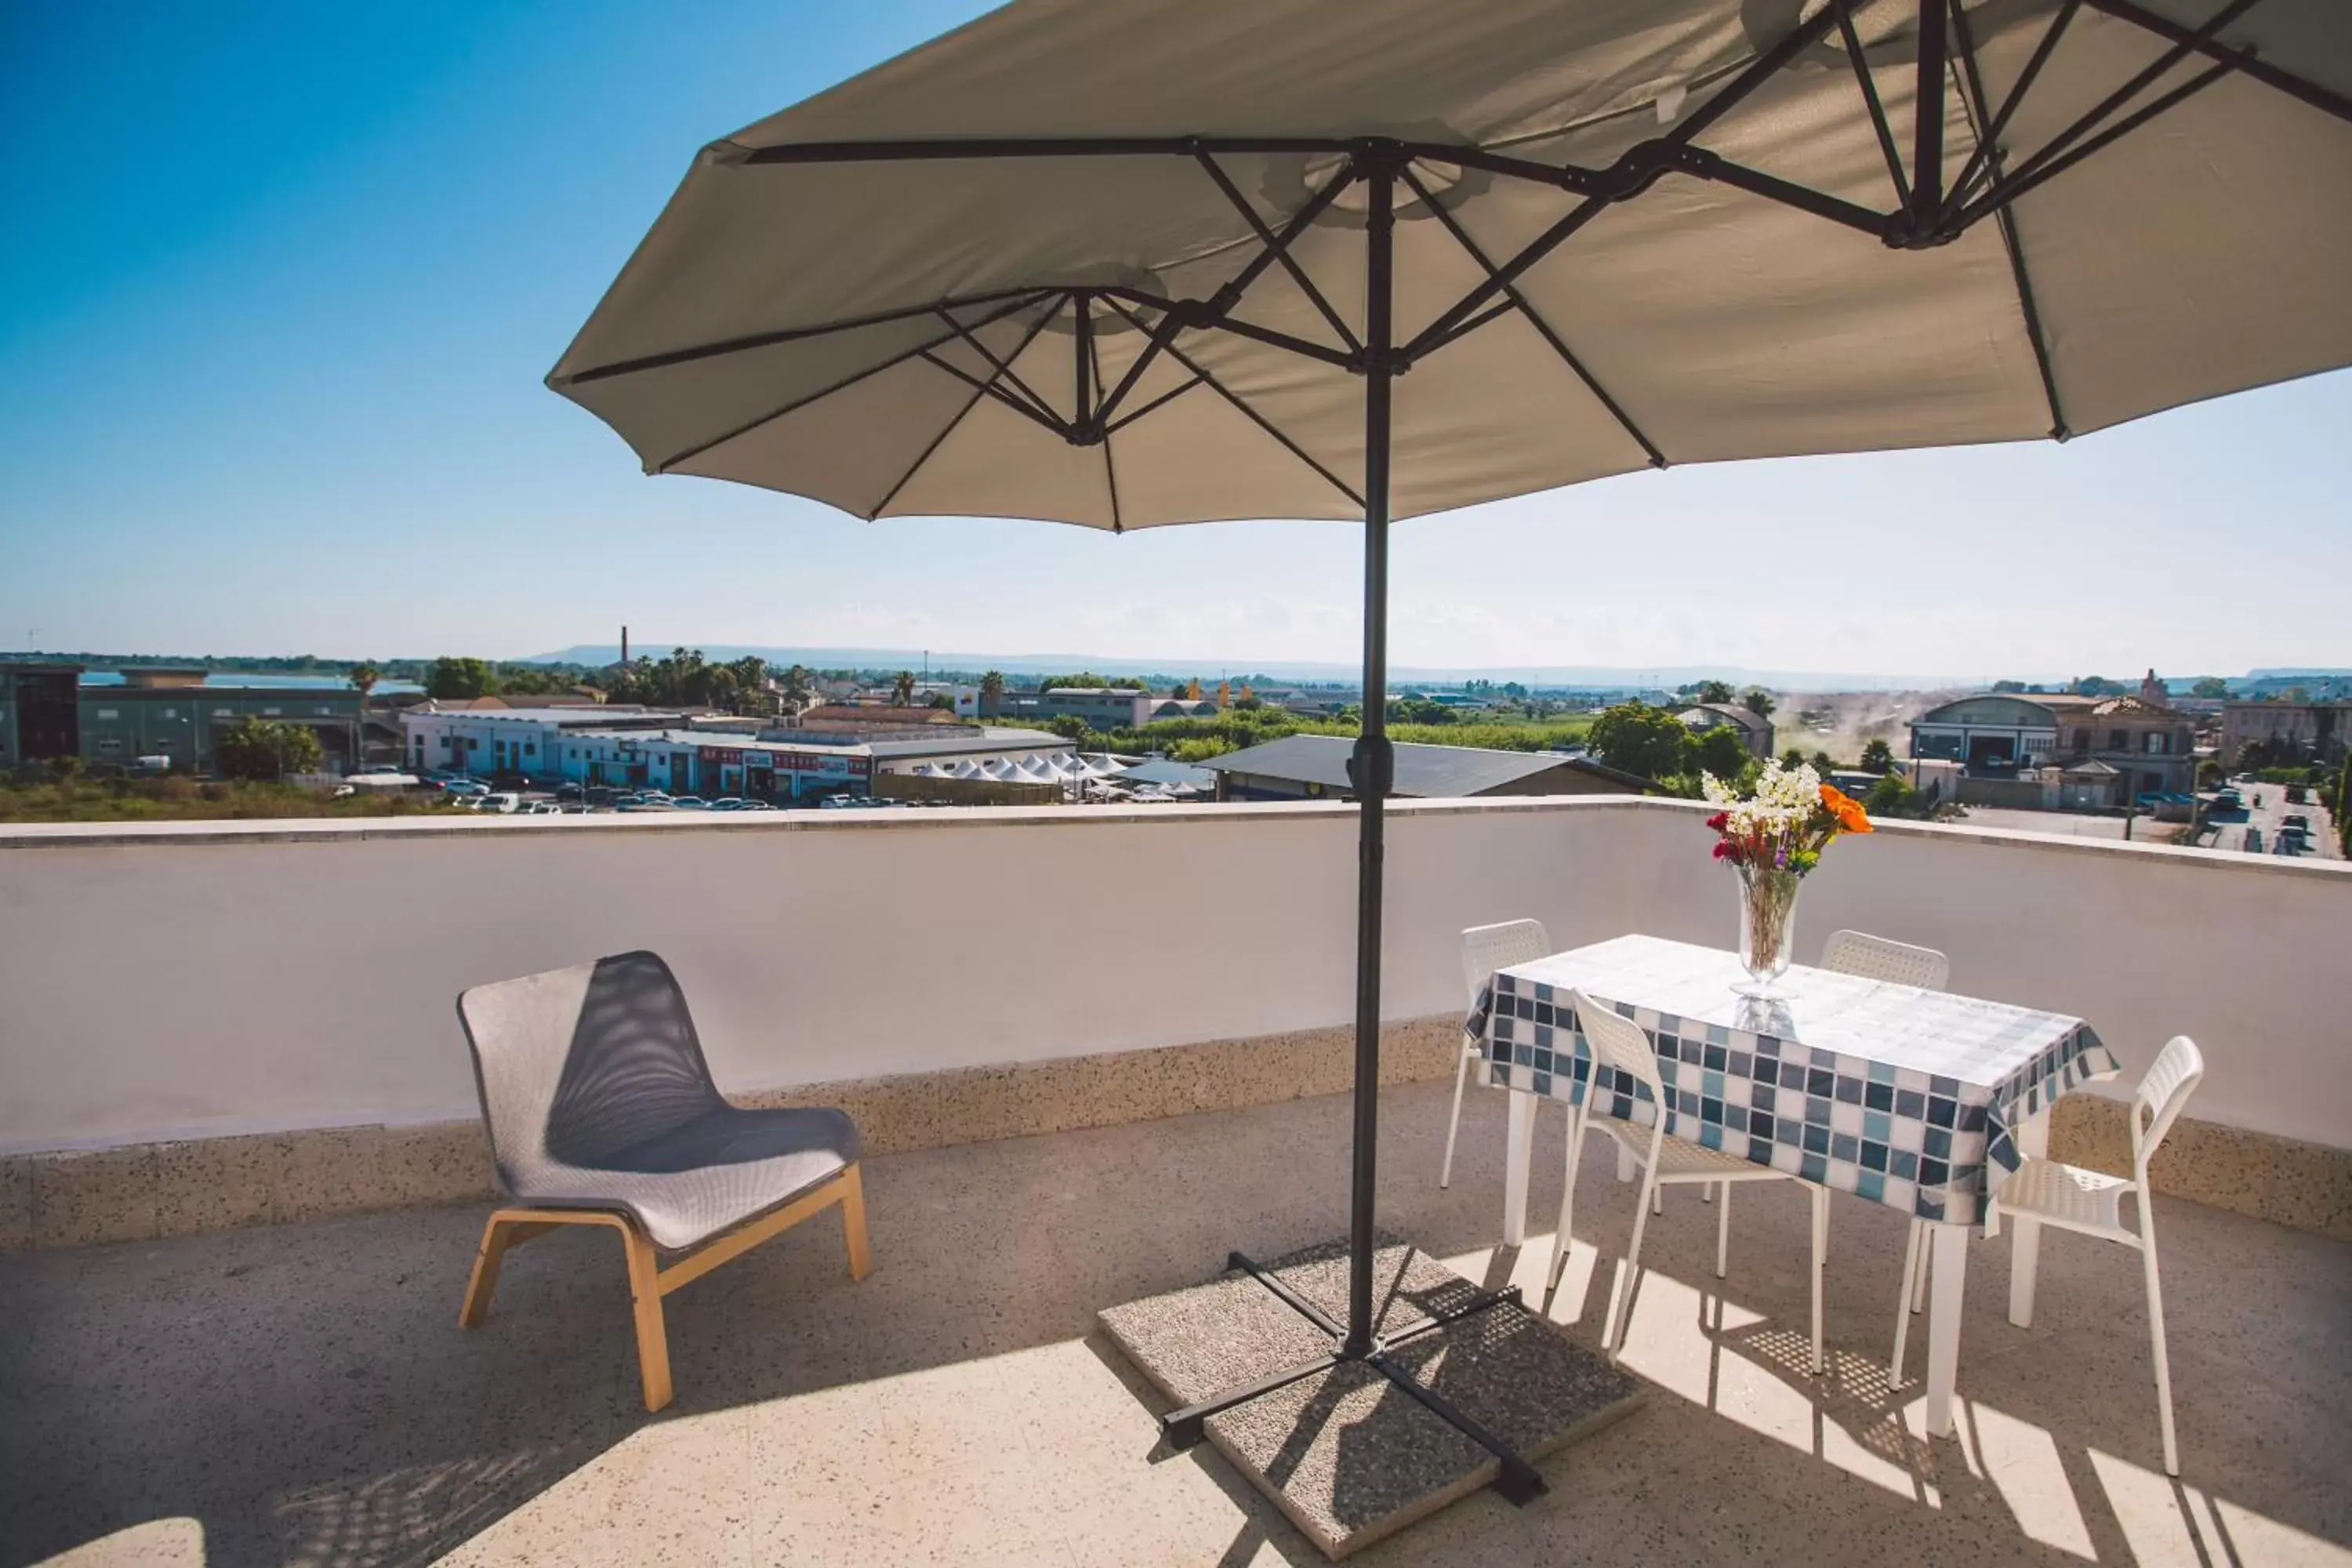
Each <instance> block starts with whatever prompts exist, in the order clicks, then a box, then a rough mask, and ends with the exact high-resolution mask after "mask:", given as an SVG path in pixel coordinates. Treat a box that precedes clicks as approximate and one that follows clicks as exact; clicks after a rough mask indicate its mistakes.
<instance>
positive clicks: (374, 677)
mask: <svg viewBox="0 0 2352 1568" xmlns="http://www.w3.org/2000/svg"><path fill="white" fill-rule="evenodd" d="M382 679H383V671H382V670H380V669H378V668H376V667H375V666H374V665H373V664H370V663H369V662H368V661H367V660H365V659H362V660H360V661H359V663H357V664H355V665H353V666H352V674H351V681H352V689H353V690H355V691H357V692H358V693H359V694H360V717H359V722H357V723H355V724H353V725H352V772H353V773H364V772H365V771H366V770H367V707H368V693H369V692H371V691H373V690H374V689H375V683H376V682H377V681H379V680H382ZM403 760H404V761H405V760H406V759H403Z"/></svg>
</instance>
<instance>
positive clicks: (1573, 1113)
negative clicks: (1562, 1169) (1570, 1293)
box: [1544, 1101, 1584, 1302]
mask: <svg viewBox="0 0 2352 1568" xmlns="http://www.w3.org/2000/svg"><path fill="white" fill-rule="evenodd" d="M1583 1155H1584V1108H1583V1107H1581V1106H1580V1105H1577V1104H1575V1103H1574V1102H1572V1101H1571V1102H1570V1105H1569V1108H1568V1170H1567V1173H1566V1176H1565V1179H1564V1180H1563V1181H1562V1183H1561V1185H1560V1192H1559V1234H1558V1235H1557V1236H1555V1237H1553V1238H1552V1244H1551V1274H1550V1277H1549V1279H1546V1280H1545V1281H1544V1300H1545V1301H1547V1302H1549V1300H1551V1299H1552V1298H1553V1297H1554V1296H1556V1295H1558V1294H1559V1277H1560V1276H1561V1275H1562V1274H1564V1273H1566V1272H1567V1271H1568V1248H1569V1238H1570V1237H1571V1236H1572V1235H1573V1234H1574V1232H1573V1231H1572V1230H1571V1229H1570V1226H1572V1225H1573V1224H1574V1223H1575V1220H1576V1168H1577V1166H1578V1165H1580V1164H1581V1163H1583Z"/></svg>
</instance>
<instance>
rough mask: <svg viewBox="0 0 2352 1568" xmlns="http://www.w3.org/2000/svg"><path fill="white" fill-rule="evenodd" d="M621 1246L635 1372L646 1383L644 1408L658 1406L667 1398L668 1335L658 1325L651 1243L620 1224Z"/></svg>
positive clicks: (656, 1274) (658, 1281) (656, 1280)
mask: <svg viewBox="0 0 2352 1568" xmlns="http://www.w3.org/2000/svg"><path fill="white" fill-rule="evenodd" d="M620 1230H621V1246H622V1247H623V1249H624V1250H625V1251H626V1253H627V1254H628V1261H629V1301H630V1304H631V1306H632V1307H633V1308H634V1309H635V1313H636V1321H637V1374H638V1375H639V1376H640V1377H641V1378H643V1379H644V1381H645V1385H646V1409H647V1410H649V1411H651V1410H659V1409H660V1408H661V1407H662V1406H663V1405H667V1404H668V1403H669V1401H670V1383H669V1336H668V1334H667V1331H665V1330H664V1328H663V1326H662V1305H661V1299H662V1287H661V1268H660V1264H659V1260H658V1259H657V1258H656V1257H655V1255H654V1244H653V1243H652V1242H651V1241H649V1240H647V1239H646V1237H644V1236H643V1235H642V1234H640V1233H639V1232H638V1230H637V1228H636V1226H621V1227H620Z"/></svg>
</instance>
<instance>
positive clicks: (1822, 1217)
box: [1813, 1187, 1830, 1376]
mask: <svg viewBox="0 0 2352 1568" xmlns="http://www.w3.org/2000/svg"><path fill="white" fill-rule="evenodd" d="M1829 1258H1830V1190H1829V1189H1828V1188H1827V1187H1815V1188H1814V1189H1813V1373H1814V1375H1815V1376H1819V1375H1820V1374H1822V1373H1825V1372H1827V1371H1829V1369H1830V1363H1829V1358H1828V1357H1827V1356H1825V1355H1824V1354H1823V1353H1822V1274H1823V1273H1824V1271H1825V1270H1826V1269H1827V1268H1828V1267H1829Z"/></svg>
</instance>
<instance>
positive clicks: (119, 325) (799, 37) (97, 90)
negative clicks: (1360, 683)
mask: <svg viewBox="0 0 2352 1568" xmlns="http://www.w3.org/2000/svg"><path fill="white" fill-rule="evenodd" d="M975 9H977V7H974V6H971V5H954V4H943V3H921V0H894V3H893V4H890V5H838V4H834V5H812V4H799V3H796V0H762V3H760V4H746V3H738V0H700V3H696V4H685V3H681V4H677V5H659V6H654V5H619V4H610V3H606V0H562V3H561V4H557V3H553V0H543V3H523V0H508V3H495V0H468V3H467V4H463V5H460V4H454V3H448V0H399V3H396V4H395V3H390V0H358V3H355V4H347V5H335V6H303V5H289V4H285V3H284V0H278V3H276V4H255V3H252V0H210V3H208V4H206V5H162V4H152V3H138V0H134V3H130V4H124V5H112V6H105V7H93V6H71V5H65V4H62V3H61V0H29V3H28V4H26V5H14V6H10V7H7V8H5V11H0V212H5V213H7V214H8V215H9V218H8V221H7V223H6V224H5V226H0V647H26V646H40V647H52V648H56V647H78V648H106V649H110V650H119V651H131V652H141V651H143V652H182V653H196V652H205V651H215V652H230V651H237V652H275V653H291V652H316V653H321V654H328V655H373V656H377V657H388V656H406V655H427V654H434V653H441V652H467V653H478V654H483V655H488V656H491V657H514V656H520V655H526V654H530V653H534V652H540V651H544V650H547V649H551V648H555V647H563V646H566V645H569V644H572V643H578V642H591V641H597V642H601V641H609V640H611V639H612V637H613V636H614V631H615V628H617V626H619V625H620V624H621V623H622V622H624V621H626V622H627V623H628V624H629V625H630V626H632V628H633V629H634V633H635V637H636V639H637V641H638V642H639V643H640V644H641V645H645V646H652V645H656V644H659V645H667V643H669V642H671V641H677V640H694V641H699V642H709V643H751V644H784V645H793V646H838V645H855V646H864V647H877V646H879V647H910V648H912V647H935V648H953V649H964V650H983V651H994V652H1002V653H1016V652H1024V651H1031V650H1042V649H1055V650H1063V649H1066V650H1074V651H1085V652H1098V653H1102V654H1106V655H1118V656H1129V657H1165V658H1170V659H1171V660H1198V661H1202V662H1204V663H1223V664H1231V665H1245V664H1247V663H1248V662H1249V661H1251V660H1254V659H1262V660H1275V659H1310V658H1311V659H1337V660H1347V659H1350V658H1353V657H1354V654H1355V650H1356V647H1357V638H1358V630H1357V616H1356V610H1355V603H1356V594H1357V576H1356V574H1357V570H1358V564H1357V563H1358V555H1357V538H1356V535H1355V534H1354V533H1353V532H1352V531H1349V529H1348V528H1347V527H1346V526H1345V525H1341V524H1332V523H1278V522H1269V523H1252V524H1233V525H1221V526H1218V527H1214V528H1199V529H1169V530H1160V531H1151V532H1146V533H1140V534H1136V535H1131V536H1129V537H1125V538H1114V537H1111V536H1109V535H1105V534H1097V533H1093V532H1091V531H1083V530H1077V529H1066V528H1055V527H1051V526H1047V525H1042V524H1036V523H1018V522H1003V523H994V522H985V523H971V522H948V521H938V522H933V521H919V520H910V521H894V522H890V523H886V524H879V525H868V524H865V523H860V522H857V521H854V520H851V519H848V518H846V517H844V516H842V515H840V514H838V513H835V512H831V511H828V510H824V509H823V508H819V507H816V506H814V505H812V504H808V503H803V502H800V501H797V500H789V499H785V498H780V497H776V496H772V495H768V494H764V493H761V492H757V491H751V490H745V489H736V488H733V487H729V486H724V485H718V484H712V483H708V482H704V481H699V480H692V479H663V480H656V479H646V478H644V477H643V476H641V475H640V474H639V473H638V471H637V468H636V466H635V461H634V459H633V458H631V457H630V455H629V453H628V452H627V450H626V449H625V447H623V446H622V444H621V443H620V441H619V440H618V439H617V438H615V437H613V436H612V435H611V434H610V433H609V432H608V431H606V430H605V429H604V427H603V426H600V425H598V424H597V423H595V421H593V419H592V418H590V417H589V416H587V415H585V414H584V413H583V412H581V411H580V410H578V409H576V408H574V407H572V405H568V404H566V403H564V402H562V400H560V399H558V398H557V397H555V396H554V395H552V394H551V393H549V392H548V391H546V390H545V388H544V387H543V386H542V385H541V376H542V375H543V374H545V372H546V369H547V367H548V366H549V365H550V364H551V363H553V362H554V360H555V358H556V356H557V354H558V353H560V352H561V351H562V347H563V345H564V343H565V342H567V341H568V340H569V338H570V336H571V334H572V331H573V330H574V329H575V328H576V327H577V326H578V324H579V322H580V321H582V319H583V317H584V316H585V315H586V313H587V311H588V310H589V309H590V308H591V307H592V306H593V304H594V302H595V300H596V299H597V297H598V295H599V294H600V293H601V292H602V291H603V289H604V285H605V284H606V283H607V282H608V281H609V280H610V279H611V278H612V276H613V274H614V271H615V269H616V268H618V267H619V265H620V263H621V262H622V260H623V259H624V258H625V257H626V255H627V254H628V251H629V248H630V247H631V246H632V245H633V244H634V242H635V239H636V237H637V236H638V235H639V234H640V233H641V232H642V231H643V230H644V228H645V226H646V225H647V224H648V223H649V222H651V220H652V218H653V216H654V215H655V213H656V211H657V210H658V208H659V206H660V205H661V203H662V201H663V200H664V198H665V197H666V196H667V195H668V193H669V191H670V189H671V187H672V186H673V184H675V183H676V181H677V178H678V176H679V175H680V174H682V173H683V171H684V169H685V167H686V164H687V162H688V158H689V156H690V155H691V153H693V151H694V149H695V148H696V147H697V146H698V145H699V144H700V143H701V142H705V141H707V140H709V138H711V137H713V136H716V135H719V134H723V133H724V132H728V131H730V130H732V129H734V128H735V127H737V126H739V125H740V124H743V123H745V122H748V121H751V120H754V119H756V118H758V117H760V116H761V115H762V114H765V113H767V112H769V111H771V110H774V109H777V108H780V107H782V105H784V104H786V103H788V102H791V101H793V100H796V99H799V98H802V97H804V96H806V95H807V94H809V93H811V92H814V91H815V90H817V89H821V88H823V87H824V86H826V85H828V84H830V83H832V82H834V81H835V80H838V79H841V78H842V77H845V76H847V75H850V74H852V73H854V72H856V71H857V70H859V69H861V68H865V67H866V66H868V65H870V64H872V63H874V62H876V61H877V60H879V59H881V58H886V57H887V56H888V55H890V54H892V53H895V52H897V51H898V49H901V48H903V47H908V46H909V45H911V44H914V43H917V42H919V41H920V40H921V39H922V38H924V37H929V36H930V35H931V34H933V33H936V32H938V31H940V30H941V29H942V28H944V27H946V26H951V25H953V24H954V23H956V22H957V21H960V20H961V19H962V18H963V17H964V16H968V15H970V14H971V12H972V11H974V10H975ZM2347 431H2352V375H2347V374H2343V373H2339V374H2335V375H2331V376H2327V377H2322V378H2319V379H2316V380H2313V381H2309V382H2305V383H2301V384H2294V385H2289V386H2284V387H2277V388H2272V389H2268V390H2265V391H2262V392H2257V393H2253V394H2250V395H2244V396H2242V397H2239V398H2235V399H2231V400H2228V401H2225V402H2223V403H2221V404H2215V405H2205V406H2202V407H2198V408H2192V409H2187V410H2181V411H2178V412H2175V413H2173V414H2169V415H2164V416H2158V417H2156V418H2153V419H2149V420H2145V421H2142V422H2140V423H2138V424H2137V425H2135V426H2126V427H2124V428H2122V429H2118V430H2115V431H2111V432H2107V433H2105V434H2102V435H2099V436H2095V437H2087V438H2084V439H2082V440H2079V441H2076V442H2074V443H2072V444H2071V445H2069V446H2067V447H2063V448H2061V447H2051V446H2048V445H2046V444H2044V445H2041V446H2032V447H1998V448H1977V449H1969V450H1960V451H1947V452H1933V453H1907V454H1894V455H1884V456H1874V457H1861V458H1820V459H1807V460H1801V461H1787V462H1776V463H1759V464H1741V465H1734V466H1727V467H1717V468H1684V469H1676V470H1674V471H1672V472H1670V473H1667V474H1663V475H1659V474H1642V475H1635V476H1629V477H1627V478H1625V479H1614V480H1609V481H1605V482H1603V483H1601V484H1596V485H1590V486H1585V487H1581V488H1580V489H1572V490H1567V491H1558V492H1553V493H1550V494H1547V495H1542V496H1536V497H1529V498H1525V499H1522V500H1517V501H1513V502H1508V503H1504V504H1501V505H1496V506H1491V507H1486V508H1482V509H1478V510H1474V511H1468V512H1462V513H1456V514H1454V515H1452V516H1449V517H1445V518H1442V519H1433V520H1428V521H1421V522H1416V523H1410V524H1406V525H1403V526H1402V528H1401V530H1400V532H1399V536H1398V543H1397V549H1396V560H1395V590H1394V592H1395V613H1394V631H1393V657H1394V658H1396V659H1397V660H1398V661H1399V662H1401V663H1402V664H1407V665H1416V664H1417V665H1445V666H1477V665H1489V666H1508V665H1512V664H1551V665H1561V664H1586V665H1633V666H1642V665H1667V664H1694V663H1722V664H1727V665H1746V666H1760V667H1768V668H1841V669H1853V670H1858V671H1874V672H1880V673H1890V674H1891V673H1919V674H1943V673H1951V674H1970V673H1983V674H1998V673H2005V672H2007V673H2017V674H2021V675H2043V674H2059V673H2068V672H2083V671H2089V670H2099V671H2105V672H2106V673H2110V674H2114V673H2119V672H2125V671H2136V670H2137V669H2139V668H2143V667H2145V666H2147V665H2150V664H2153V665H2155V666H2157V667H2158V668H2162V669H2165V670H2168V671H2189V670H2199V671H2205V670H2219V671H2225V672H2234V671H2237V670H2240V669H2243V668H2249V667H2252V666H2260V665H2283V664H2296V663H2316V664H2331V665H2345V664H2352V634H2347V626H2352V616H2347V614H2346V604H2345V590H2344V586H2343V585H2344V584H2346V583H2347V582H2352V528H2347V526H2346V518H2347V499H2346V498H2347V490H2352V484H2347V481H2352V448H2347V443H2346V440H2345V433H2346V432H2347ZM1808 520H1810V521H1808ZM1733 563H1737V564H1733Z"/></svg>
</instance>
